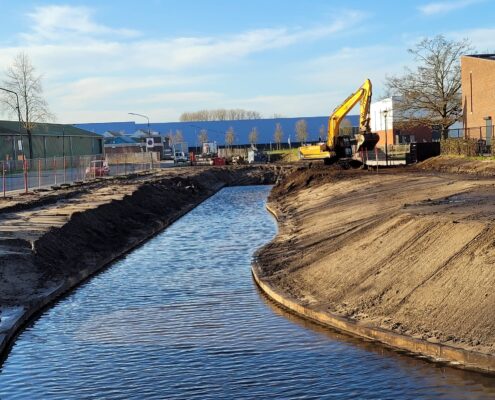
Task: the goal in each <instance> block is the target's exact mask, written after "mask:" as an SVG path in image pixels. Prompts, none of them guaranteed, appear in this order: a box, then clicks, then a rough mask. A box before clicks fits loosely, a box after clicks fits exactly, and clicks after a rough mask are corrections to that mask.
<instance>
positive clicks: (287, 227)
mask: <svg viewBox="0 0 495 400" xmlns="http://www.w3.org/2000/svg"><path fill="white" fill-rule="evenodd" d="M441 162H442V163H443V162H444V161H443V160H442V161H441ZM432 165H433V163H432ZM494 205H495V179H483V180H480V179H477V178H474V177H472V176H463V175H443V174H439V173H436V174H433V173H432V172H431V169H430V170H429V173H428V174H426V173H423V172H419V171H417V170H408V169H402V170H396V171H387V170H382V171H380V172H379V173H376V172H367V171H356V170H354V171H342V170H339V169H338V168H335V167H334V168H332V167H330V168H324V167H319V168H311V169H304V168H301V169H299V170H298V171H296V172H294V173H293V174H291V175H289V176H288V177H287V178H286V179H285V180H284V181H282V182H281V183H280V184H279V185H277V186H276V187H275V188H274V189H273V191H272V194H271V197H270V199H269V206H270V207H271V208H272V209H273V210H274V211H275V213H276V214H277V215H278V217H279V226H280V232H279V234H278V236H277V237H276V238H275V239H274V241H273V242H272V243H270V244H268V245H267V246H266V247H265V248H264V249H262V251H260V252H259V254H258V256H259V259H258V263H257V266H256V272H257V273H258V275H259V276H260V277H261V279H262V281H263V282H265V283H267V284H268V285H270V287H272V288H274V289H275V290H277V291H278V292H279V293H283V294H284V296H286V297H288V298H290V299H293V300H295V301H296V302H297V303H298V304H302V305H304V306H306V307H309V308H310V309H314V310H318V311H324V312H328V313H331V314H332V315H336V316H339V317H343V318H345V319H346V320H348V321H354V322H356V323H357V324H361V325H366V326H370V327H376V328H378V329H384V330H388V331H391V332H395V333H398V334H401V335H405V336H408V337H412V338H416V339H420V340H424V341H427V342H430V343H442V344H446V345H448V346H452V347H456V348H461V349H465V350H470V351H475V352H481V353H485V354H491V355H495V292H494V291H493V287H495V271H494V269H493V265H494V261H495V247H494V237H495V223H494V221H495V207H494Z"/></svg>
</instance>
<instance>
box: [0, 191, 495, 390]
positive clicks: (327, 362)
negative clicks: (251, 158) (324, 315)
mask: <svg viewBox="0 0 495 400" xmlns="http://www.w3.org/2000/svg"><path fill="white" fill-rule="evenodd" d="M268 191H269V188H268V187H260V186H256V187H246V188H229V189H225V190H222V191H221V192H220V193H218V194H217V195H215V196H214V197H212V198H210V199H209V200H207V201H206V202H205V203H203V204H202V205H201V206H199V207H198V208H196V209H195V210H193V211H192V212H191V213H189V214H188V215H187V216H185V217H184V218H182V219H181V220H180V221H178V222H177V223H175V224H174V225H173V226H171V227H170V228H169V229H167V230H166V231H165V232H163V233H162V234H160V235H158V236H157V237H155V238H154V239H152V240H150V241H149V242H148V243H146V244H145V245H144V246H142V247H140V248H138V249H136V250H135V251H134V252H132V253H130V254H128V255H127V256H126V257H125V258H124V259H122V260H120V261H118V262H116V263H115V264H114V265H113V266H112V268H110V269H108V270H106V271H105V272H103V273H101V274H99V275H97V276H96V277H94V278H93V279H91V280H90V281H89V282H87V283H86V284H85V285H83V286H82V287H80V288H79V289H78V290H76V291H75V292H74V293H73V294H71V295H70V296H68V297H67V298H65V299H63V300H62V301H60V302H59V303H58V304H57V305H56V306H55V307H53V308H52V309H50V310H49V311H47V312H46V313H45V314H44V315H42V316H41V318H40V319H39V320H37V321H36V322H35V323H34V324H33V325H32V326H30V327H29V328H28V329H27V330H26V331H25V332H23V333H22V334H21V335H20V337H19V339H18V341H17V342H16V344H15V345H14V347H13V349H12V352H11V354H10V355H9V357H8V358H7V360H6V361H5V363H4V365H3V367H2V369H1V371H0V398H1V399H38V398H39V399H84V398H109V399H128V398H135V399H143V398H151V399H164V398H166V399H169V398H183V399H184V398H185V399H191V398H197V399H208V398H212V399H213V398H215V399H217V398H232V399H237V398H263V399H264V398H283V399H286V398H314V399H319V398H332V397H335V398H356V397H358V398H368V399H370V398H380V399H382V398H401V399H404V398H406V399H407V398H411V399H413V398H425V397H426V398H445V399H456V398H493V397H494V396H495V383H494V382H493V379H492V378H489V377H484V376H482V375H479V374H474V373H468V372H464V371H460V370H455V369H451V368H446V367H441V366H437V365H434V364H430V363H428V362H424V361H421V360H418V359H415V358H411V357H408V356H406V355H402V354H399V353H397V352H394V351H391V350H388V349H386V348H384V347H381V346H377V345H376V344H374V343H371V342H365V341H360V340H357V339H354V338H351V337H347V336H345V335H342V334H339V333H336V332H333V331H331V330H328V329H325V328H322V327H319V326H318V325H315V324H312V323H309V322H307V321H304V320H301V319H299V318H298V317H295V316H294V315H292V314H288V313H286V312H285V311H283V310H282V309H280V308H279V307H277V306H275V305H273V304H272V303H271V302H270V301H269V300H267V299H266V298H265V297H264V296H263V295H262V294H261V293H260V292H259V291H258V289H257V288H256V286H255V284H254V283H253V281H252V279H251V276H250V262H251V257H252V254H253V252H254V251H255V249H256V248H258V247H259V246H261V245H263V244H264V243H266V242H267V241H269V240H270V239H271V238H272V237H273V235H274V234H275V232H276V227H275V224H274V221H273V220H272V219H271V217H270V216H269V215H268V214H267V213H266V212H265V210H264V202H265V199H266V196H267V194H268Z"/></svg>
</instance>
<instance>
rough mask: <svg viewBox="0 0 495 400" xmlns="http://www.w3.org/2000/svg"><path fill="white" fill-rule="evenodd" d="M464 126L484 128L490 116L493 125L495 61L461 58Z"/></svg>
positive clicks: (494, 115) (494, 120)
mask: <svg viewBox="0 0 495 400" xmlns="http://www.w3.org/2000/svg"><path fill="white" fill-rule="evenodd" d="M461 78H462V105H463V109H464V126H465V127H466V128H474V127H478V126H485V124H486V121H485V120H484V119H483V118H484V117H488V116H491V117H492V121H493V123H494V125H495V60H492V59H483V58H478V57H470V56H463V57H461Z"/></svg>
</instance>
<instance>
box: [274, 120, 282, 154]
mask: <svg viewBox="0 0 495 400" xmlns="http://www.w3.org/2000/svg"><path fill="white" fill-rule="evenodd" d="M283 137H284V131H283V130H282V125H280V123H278V122H277V123H276V124H275V133H274V134H273V139H275V143H277V149H278V150H280V143H282V139H283Z"/></svg>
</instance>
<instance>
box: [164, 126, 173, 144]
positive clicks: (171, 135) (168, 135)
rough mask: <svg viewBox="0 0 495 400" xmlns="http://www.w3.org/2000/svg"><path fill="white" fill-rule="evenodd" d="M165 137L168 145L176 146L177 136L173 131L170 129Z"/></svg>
mask: <svg viewBox="0 0 495 400" xmlns="http://www.w3.org/2000/svg"><path fill="white" fill-rule="evenodd" d="M165 136H166V137H167V138H168V145H169V146H173V145H174V144H175V136H174V132H173V131H172V129H170V130H169V131H168V133H167V134H166V135H165Z"/></svg>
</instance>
